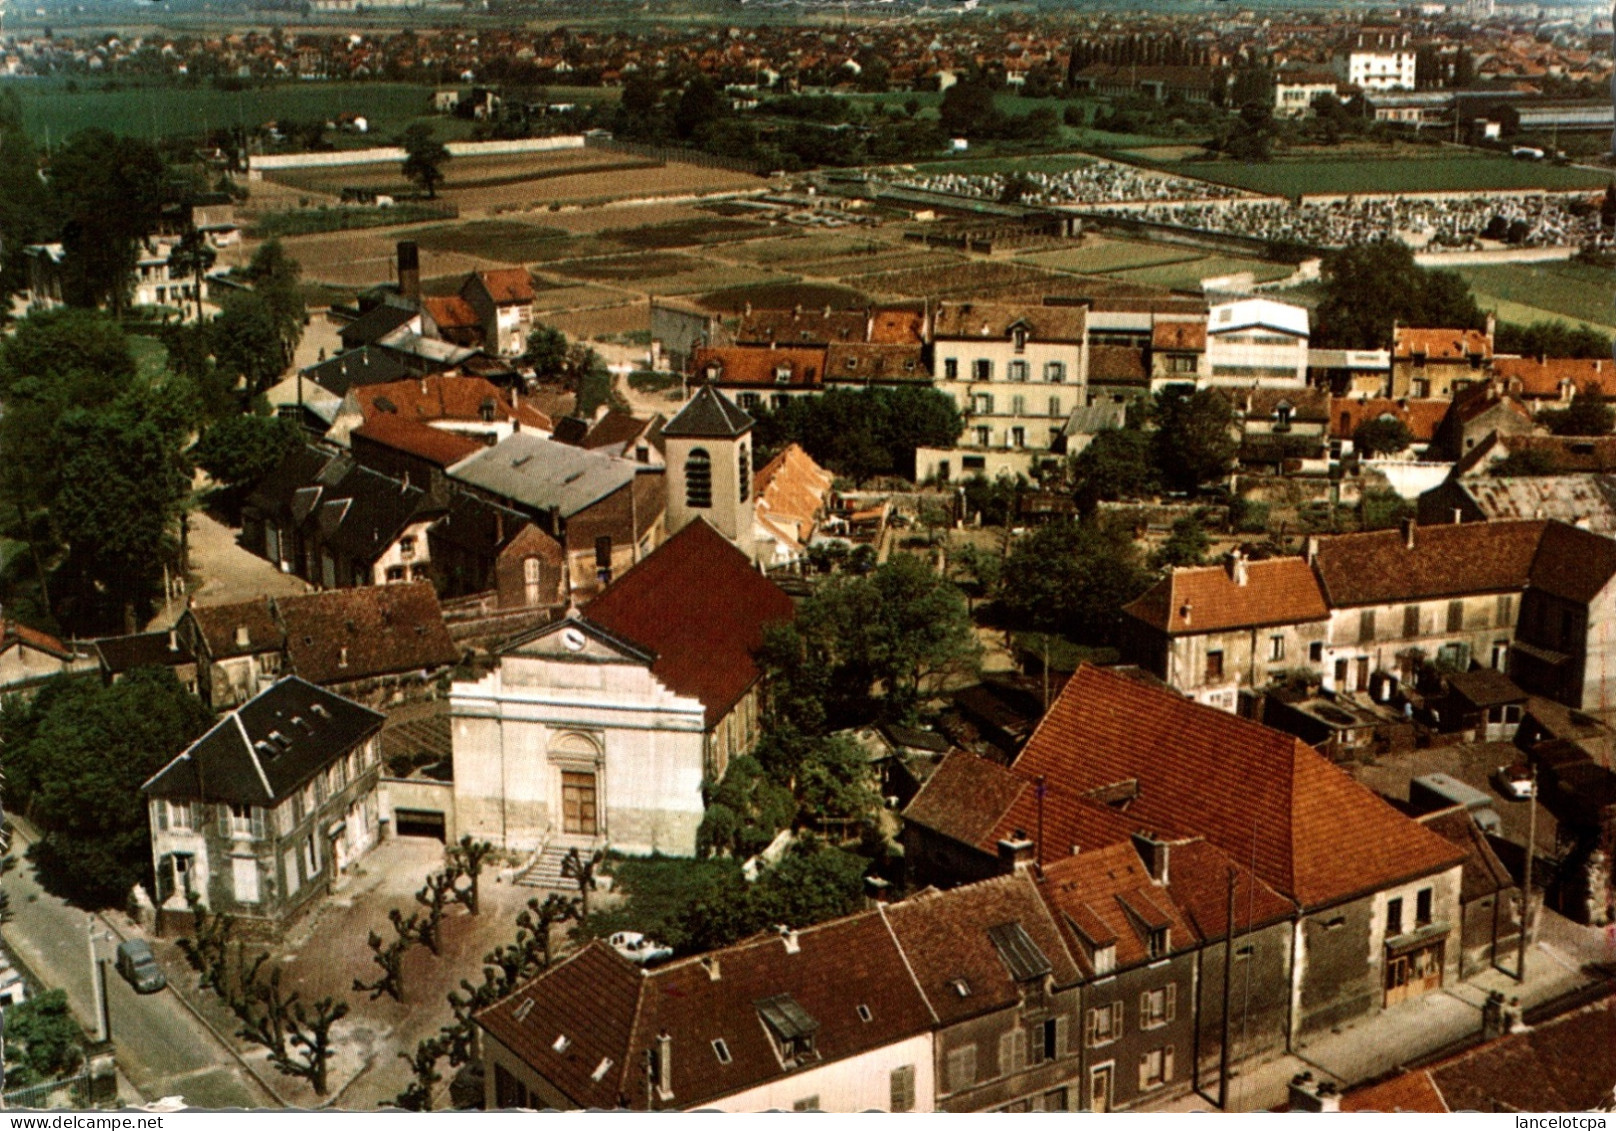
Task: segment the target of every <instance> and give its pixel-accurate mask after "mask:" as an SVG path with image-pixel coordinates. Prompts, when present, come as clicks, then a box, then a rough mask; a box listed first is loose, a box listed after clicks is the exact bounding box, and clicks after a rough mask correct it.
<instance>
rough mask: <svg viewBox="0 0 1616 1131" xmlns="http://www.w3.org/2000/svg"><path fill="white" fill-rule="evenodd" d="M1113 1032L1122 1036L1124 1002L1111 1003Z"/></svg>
mask: <svg viewBox="0 0 1616 1131" xmlns="http://www.w3.org/2000/svg"><path fill="white" fill-rule="evenodd" d="M1111 1032H1112V1033H1113V1034H1116V1035H1118V1036H1120V1035H1121V1034H1122V1003H1121V1002H1120V1001H1114V1002H1112V1003H1111Z"/></svg>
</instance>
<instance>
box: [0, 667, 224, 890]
mask: <svg viewBox="0 0 1616 1131" xmlns="http://www.w3.org/2000/svg"><path fill="white" fill-rule="evenodd" d="M212 721H213V720H212V716H211V715H210V714H209V713H208V710H207V708H206V707H204V706H203V705H202V702H201V700H199V699H197V697H196V696H195V695H193V694H191V693H190V692H188V691H186V690H185V688H184V687H182V686H181V685H180V682H179V680H178V679H176V678H175V676H174V673H173V672H171V671H169V670H167V669H166V668H139V669H136V670H134V671H132V672H130V673H128V674H127V675H125V676H124V677H123V678H122V679H120V680H119V681H118V682H116V683H114V684H111V685H109V686H103V685H101V684H100V683H98V682H95V681H93V680H86V679H82V678H73V677H67V676H62V677H58V678H57V679H56V680H53V681H51V683H50V684H48V685H46V687H45V688H44V689H42V690H41V691H40V693H39V695H38V696H37V697H36V698H35V700H34V701H33V703H32V704H29V705H17V706H14V707H8V709H7V711H6V712H5V714H4V716H0V726H3V728H4V738H5V744H4V747H3V750H4V755H3V757H4V763H3V764H4V766H5V771H6V780H7V785H8V790H9V792H10V794H11V797H10V798H9V799H8V800H10V801H11V803H13V804H17V805H19V806H20V807H21V811H22V812H24V813H26V814H27V815H28V817H29V818H30V819H31V820H33V821H34V822H35V823H36V824H37V825H38V826H39V828H40V831H41V834H42V835H41V837H40V839H39V840H38V841H37V842H36V843H35V844H34V846H33V847H32V848H31V849H30V850H29V859H31V860H32V861H33V862H34V864H35V866H36V868H37V869H38V875H39V882H40V884H41V885H42V886H43V887H44V888H45V889H46V890H47V891H50V892H52V893H53V894H55V895H59V896H61V897H63V898H64V899H68V900H70V901H72V902H74V903H77V904H78V905H80V906H83V907H89V908H101V907H120V906H122V905H123V903H124V901H125V900H126V899H127V898H128V895H129V890H130V888H132V887H133V886H134V885H135V884H136V883H140V882H143V881H146V880H147V879H148V875H149V873H150V871H151V839H150V831H149V826H148V823H147V817H146V802H145V799H144V798H143V797H142V796H141V793H140V787H141V785H142V784H143V783H144V782H145V781H146V779H147V778H149V777H150V776H151V775H152V774H154V773H156V772H157V771H158V770H160V769H161V768H162V767H163V766H164V765H166V764H167V763H168V761H169V760H170V759H172V758H173V757H174V756H175V755H176V754H178V753H179V752H180V751H182V750H184V749H185V747H186V746H188V745H190V743H191V742H192V741H193V740H195V739H196V738H197V736H198V735H200V734H201V733H202V732H203V731H204V730H206V729H207V727H208V726H209V725H210V724H211V722H212Z"/></svg>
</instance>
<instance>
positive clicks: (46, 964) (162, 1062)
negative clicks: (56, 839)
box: [4, 822, 279, 1108]
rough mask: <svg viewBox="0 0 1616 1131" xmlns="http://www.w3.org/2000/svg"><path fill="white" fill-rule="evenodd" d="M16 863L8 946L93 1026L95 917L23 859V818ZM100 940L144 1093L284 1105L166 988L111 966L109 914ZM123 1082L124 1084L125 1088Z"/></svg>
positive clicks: (98, 923)
mask: <svg viewBox="0 0 1616 1131" xmlns="http://www.w3.org/2000/svg"><path fill="white" fill-rule="evenodd" d="M14 835H15V837H16V854H17V856H18V860H19V862H18V865H17V868H16V869H15V870H14V871H13V872H11V874H10V875H9V876H7V878H6V880H5V887H6V890H7V891H8V892H9V893H10V894H11V907H12V911H13V914H14V916H15V917H14V918H13V920H12V921H11V923H10V924H8V925H7V926H6V928H5V932H4V933H5V940H6V944H7V946H8V947H9V948H10V950H11V951H12V953H13V954H15V955H16V956H17V958H18V960H19V961H20V962H21V963H22V964H23V965H24V966H25V967H26V968H27V969H28V971H29V972H31V973H32V974H33V975H34V977H35V978H36V979H38V981H39V982H40V983H41V984H42V988H43V989H57V988H60V989H64V990H66V991H67V1000H68V1004H69V1005H70V1006H71V1007H72V1010H73V1015H74V1016H75V1017H76V1018H77V1019H78V1021H79V1023H80V1024H81V1025H82V1026H83V1027H84V1029H85V1031H86V1032H87V1033H90V1034H92V1035H93V1034H94V1032H95V1006H94V997H93V995H94V986H93V984H92V982H91V980H90V954H89V951H90V942H89V940H88V938H87V936H88V934H89V931H90V923H91V922H92V919H91V917H90V916H88V915H86V914H85V913H84V912H83V911H80V910H78V909H77V908H75V907H70V906H68V905H67V904H66V903H64V902H63V901H62V900H60V899H57V898H56V897H55V896H53V895H50V894H49V893H47V892H46V891H45V890H44V889H43V888H41V887H40V886H39V884H38V882H37V881H36V880H35V877H34V869H33V866H32V865H30V864H29V863H28V862H27V861H26V860H25V859H23V858H22V857H23V853H24V852H25V851H26V848H27V845H28V844H29V843H30V840H29V837H28V835H27V832H26V830H25V829H23V828H22V827H21V826H20V822H19V823H18V825H17V827H15V829H14ZM93 922H94V924H95V934H96V943H95V945H96V948H97V951H98V953H99V955H100V957H102V958H105V959H107V961H108V971H107V990H108V995H107V996H108V1006H109V1009H108V1012H109V1013H110V1015H111V1019H112V1040H113V1044H114V1046H115V1047H116V1050H117V1059H118V1067H119V1069H120V1070H121V1071H122V1073H123V1075H124V1076H125V1077H126V1079H127V1081H128V1083H129V1084H132V1085H133V1087H134V1088H135V1090H136V1091H137V1092H138V1093H139V1096H138V1097H136V1096H128V1095H125V1096H124V1097H123V1098H125V1099H128V1100H131V1101H136V1100H155V1099H160V1098H162V1097H163V1096H174V1095H178V1096H183V1097H184V1098H185V1101H186V1103H188V1104H189V1105H191V1106H192V1107H209V1108H223V1107H262V1106H265V1105H273V1106H279V1104H278V1103H276V1101H275V1097H274V1096H273V1095H272V1094H270V1093H269V1092H267V1091H266V1090H265V1089H264V1088H263V1087H262V1086H260V1085H259V1084H258V1083H257V1081H255V1080H253V1079H251V1077H250V1076H249V1075H248V1074H247V1073H246V1071H245V1070H244V1069H243V1068H242V1067H241V1065H240V1064H239V1062H237V1061H236V1060H235V1057H234V1055H233V1053H232V1052H231V1050H230V1048H229V1047H228V1046H226V1045H224V1044H223V1043H221V1042H220V1040H219V1039H218V1038H217V1037H215V1036H214V1035H213V1034H212V1033H210V1032H209V1031H208V1029H207V1027H206V1026H204V1025H203V1024H202V1023H201V1022H200V1021H198V1020H197V1019H196V1017H194V1016H193V1015H192V1014H191V1013H190V1012H189V1011H188V1010H187V1009H186V1008H185V1005H184V1003H183V1002H181V1001H180V1000H179V999H178V998H177V997H176V996H175V994H174V990H173V989H172V988H171V989H167V990H163V991H161V992H160V993H155V994H136V993H135V991H134V990H133V989H132V988H131V987H130V986H129V985H128V983H126V982H125V981H124V980H123V979H122V978H120V977H118V975H117V973H116V972H115V971H114V970H112V969H111V960H112V957H113V951H114V948H115V947H116V946H117V944H118V938H117V936H116V935H114V934H112V933H111V932H110V931H109V930H108V924H107V922H106V920H103V919H101V918H100V917H96V918H95V919H94V920H93ZM122 1090H124V1089H120V1091H122Z"/></svg>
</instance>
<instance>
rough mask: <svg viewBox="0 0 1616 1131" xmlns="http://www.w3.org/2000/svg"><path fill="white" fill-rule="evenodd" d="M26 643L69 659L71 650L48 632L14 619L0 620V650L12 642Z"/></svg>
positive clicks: (63, 658)
mask: <svg viewBox="0 0 1616 1131" xmlns="http://www.w3.org/2000/svg"><path fill="white" fill-rule="evenodd" d="M14 642H15V643H18V644H26V645H27V646H28V647H30V648H37V649H38V650H39V651H41V652H49V653H50V654H51V655H53V656H55V657H57V658H58V659H62V660H71V659H72V658H73V650H72V649H71V648H69V647H68V646H67V645H66V644H63V643H62V642H61V641H60V640H58V639H57V638H56V637H54V636H52V635H51V634H50V633H48V632H41V631H39V629H37V628H29V627H28V626H27V625H25V624H18V623H17V622H16V621H14V620H7V621H0V651H4V650H5V649H6V648H7V647H8V646H10V645H11V644H12V643H14Z"/></svg>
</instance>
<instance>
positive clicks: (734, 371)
mask: <svg viewBox="0 0 1616 1131" xmlns="http://www.w3.org/2000/svg"><path fill="white" fill-rule="evenodd" d="M691 364H692V366H693V367H694V372H695V374H696V377H697V378H698V379H700V380H703V381H706V380H709V379H710V380H712V381H713V382H714V383H716V384H719V385H758V386H768V387H770V388H773V387H774V386H776V385H780V384H781V382H780V381H779V379H778V376H777V373H778V371H779V370H780V369H785V370H787V371H788V372H789V373H790V379H789V380H788V381H786V382H785V383H784V387H788V388H802V387H804V386H812V387H815V388H817V387H818V386H820V385H822V384H823V383H824V380H825V350H824V347H818V348H811V347H787V348H781V349H770V348H769V347H768V346H700V347H698V348H697V349H696V353H695V359H694V360H693V361H692V362H691ZM713 366H717V367H718V372H717V375H716V376H713V377H711V378H709V377H708V371H709V370H710V369H711V368H712V367H713Z"/></svg>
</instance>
